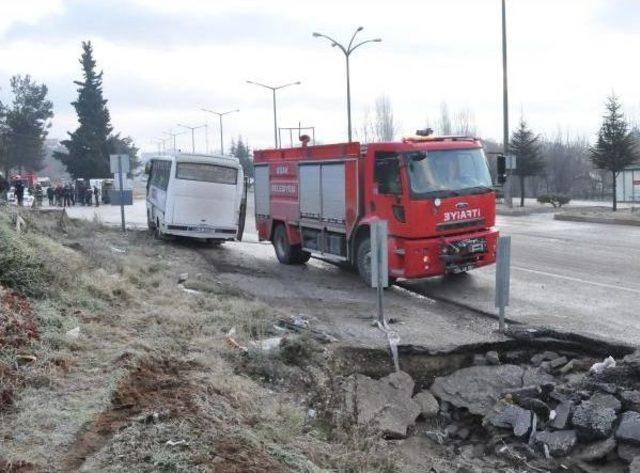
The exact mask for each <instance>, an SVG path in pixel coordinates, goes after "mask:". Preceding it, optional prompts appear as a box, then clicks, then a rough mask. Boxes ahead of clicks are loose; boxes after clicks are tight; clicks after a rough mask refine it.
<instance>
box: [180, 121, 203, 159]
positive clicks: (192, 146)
mask: <svg viewBox="0 0 640 473" xmlns="http://www.w3.org/2000/svg"><path fill="white" fill-rule="evenodd" d="M178 126H180V127H182V128H186V129H187V130H191V152H192V153H194V154H195V152H196V135H195V131H196V130H197V129H199V128H206V126H207V125H206V124H204V125H198V126H187V125H181V124H180V123H178Z"/></svg>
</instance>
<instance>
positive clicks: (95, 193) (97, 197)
mask: <svg viewBox="0 0 640 473" xmlns="http://www.w3.org/2000/svg"><path fill="white" fill-rule="evenodd" d="M93 200H95V202H96V207H99V206H100V190H99V189H98V186H93Z"/></svg>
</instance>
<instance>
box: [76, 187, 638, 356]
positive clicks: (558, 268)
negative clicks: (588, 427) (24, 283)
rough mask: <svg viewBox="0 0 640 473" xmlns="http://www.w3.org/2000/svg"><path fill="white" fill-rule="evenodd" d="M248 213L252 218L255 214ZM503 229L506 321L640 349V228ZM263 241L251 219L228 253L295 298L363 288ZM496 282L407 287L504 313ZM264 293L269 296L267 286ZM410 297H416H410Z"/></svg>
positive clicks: (476, 277) (538, 221) (529, 219)
mask: <svg viewBox="0 0 640 473" xmlns="http://www.w3.org/2000/svg"><path fill="white" fill-rule="evenodd" d="M251 200H252V199H250V204H251V203H252V202H251ZM69 210H70V212H69V213H70V215H71V216H72V217H79V218H89V219H90V218H93V215H94V213H97V214H98V215H99V219H100V220H102V221H104V222H105V223H108V224H118V223H119V220H120V214H119V208H118V207H111V206H101V207H99V208H98V209H96V208H86V207H77V208H73V209H69ZM248 210H249V212H252V209H251V208H250V209H248ZM127 220H128V224H129V225H131V226H135V227H144V226H146V221H145V205H144V201H136V202H135V204H134V206H133V207H127ZM498 228H499V229H500V231H501V233H502V234H503V235H511V236H512V261H511V262H512V266H511V302H510V306H509V307H508V309H507V317H509V318H510V319H513V320H515V321H518V322H522V323H527V324H532V325H537V326H547V327H552V328H557V329H561V330H567V331H571V332H576V333H584V334H587V335H591V336H596V337H606V338H611V339H615V340H619V341H622V342H626V343H630V344H634V345H637V344H638V343H639V340H640V227H630V226H619V225H603V224H590V223H576V222H560V221H556V220H553V215H552V214H536V215H530V216H526V217H511V216H509V217H506V216H502V217H498ZM256 242H257V235H256V234H255V224H254V220H253V216H252V215H251V213H250V214H249V215H248V218H247V225H246V232H245V238H244V241H243V242H242V243H234V244H229V245H228V248H229V249H233V251H234V252H236V251H237V252H242V253H246V255H247V257H250V258H254V257H256V258H257V259H254V260H253V264H256V265H258V266H259V267H260V268H262V269H263V270H264V271H266V273H268V274H270V275H279V274H282V272H283V271H284V272H285V273H286V274H287V275H288V272H290V271H293V273H292V274H291V275H290V276H292V277H291V278H288V277H287V278H286V279H288V282H287V283H286V284H285V286H286V285H290V287H289V289H290V290H292V291H293V292H292V293H291V294H294V293H295V292H296V289H295V287H293V286H295V285H296V284H298V285H299V286H300V287H299V288H298V289H300V290H304V292H305V293H310V292H314V291H317V292H318V295H319V296H320V298H323V296H324V297H326V298H327V299H329V298H330V297H331V296H337V297H338V298H342V297H345V294H344V293H340V294H331V291H327V292H325V291H324V290H322V288H320V287H319V284H325V285H327V286H334V285H335V284H334V283H335V282H336V281H339V282H338V283H337V284H338V286H340V285H343V289H344V288H345V287H344V285H346V286H349V287H350V289H349V291H358V289H357V288H359V287H360V283H359V281H358V279H357V275H355V274H352V273H349V272H347V271H344V270H340V269H338V268H336V267H334V266H332V265H330V264H327V263H323V262H319V261H313V260H312V262H311V266H312V267H313V270H312V271H311V274H314V275H317V276H318V278H317V279H316V278H313V280H312V281H300V280H298V281H297V280H296V277H299V276H300V275H298V274H297V273H296V271H297V270H290V269H286V268H285V267H282V266H281V265H279V264H278V263H277V261H276V259H275V256H274V255H273V253H272V251H273V250H272V249H271V248H270V246H269V245H264V244H261V245H258V246H256V245H255V243H256ZM307 274H309V273H307ZM338 274H339V275H338ZM494 278H495V271H494V267H493V266H492V267H489V268H482V269H478V270H474V271H471V272H470V273H469V274H467V275H464V276H459V277H452V278H433V279H429V280H423V281H417V282H407V283H403V285H404V286H405V287H406V288H409V289H411V290H412V291H414V292H416V293H418V294H420V295H422V296H425V297H427V298H431V299H435V300H438V301H453V302H455V303H456V304H462V305H465V306H469V307H472V308H475V309H480V310H482V311H484V312H490V313H493V314H497V311H496V309H495V307H494V304H493V299H494V289H493V288H494ZM266 281H267V279H266V278H263V279H262V280H261V281H260V283H261V284H262V285H265V284H266ZM302 286H304V288H303V287H302ZM264 290H265V291H266V292H270V289H268V288H265V289H264ZM257 292H260V291H257ZM287 292H288V291H287ZM393 292H394V294H395V293H397V295H400V294H402V293H403V291H402V290H401V289H400V290H399V289H395V290H394V291H393ZM291 294H290V295H291ZM352 294H353V292H352ZM327 296H328V297H327ZM362 297H365V296H364V295H363V296H362ZM404 297H410V296H408V295H407V294H406V293H405V294H404ZM393 299H395V296H394V298H393ZM395 300H397V299H395ZM427 303H429V307H430V310H432V311H434V310H435V309H436V307H437V308H438V309H437V312H439V313H441V312H442V310H444V309H445V308H446V304H445V305H442V304H437V303H434V301H433V300H432V301H425V299H422V302H420V304H423V305H425V304H427ZM400 306H402V304H400ZM371 309H373V307H371ZM334 310H335V309H334ZM403 310H406V307H405V308H404V309H403ZM449 310H450V311H451V313H452V314H454V313H455V314H457V316H460V314H461V313H462V312H464V311H461V310H459V309H456V308H453V307H450V309H449ZM427 320H428V319H427ZM484 321H485V322H486V319H484ZM423 323H424V321H423ZM492 325H493V323H492ZM469 328H471V327H469ZM474 329H477V327H474ZM485 336H486V334H485ZM446 338H449V337H446ZM471 338H473V337H471ZM449 341H450V340H447V342H449Z"/></svg>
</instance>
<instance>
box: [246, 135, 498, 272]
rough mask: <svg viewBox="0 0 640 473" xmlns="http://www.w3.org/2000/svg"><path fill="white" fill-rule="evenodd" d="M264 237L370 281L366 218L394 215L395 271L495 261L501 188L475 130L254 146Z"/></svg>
mask: <svg viewBox="0 0 640 473" xmlns="http://www.w3.org/2000/svg"><path fill="white" fill-rule="evenodd" d="M254 164H255V212H256V226H257V229H258V234H259V238H260V240H269V241H271V242H272V243H273V246H274V248H275V252H276V256H277V257H278V260H279V261H280V262H281V263H284V264H296V263H297V264H300V263H305V262H306V261H308V260H309V258H310V256H312V255H313V256H317V257H319V258H322V259H327V260H330V261H336V262H343V263H349V264H351V265H353V266H355V267H356V268H357V269H358V272H359V273H360V275H361V277H362V278H363V280H364V281H365V282H367V283H368V282H369V281H370V280H371V250H370V248H371V244H370V232H369V224H370V223H371V222H372V221H373V220H374V219H384V220H386V221H387V223H388V232H389V239H388V262H389V277H390V278H391V279H392V280H393V279H397V278H405V279H412V278H425V277H429V276H436V275H442V274H446V273H461V272H465V271H468V270H470V269H472V268H477V267H480V266H485V265H488V264H491V263H494V262H495V257H496V240H497V237H498V232H497V231H496V230H495V229H494V228H493V227H494V223H495V193H494V191H493V187H492V181H491V176H490V174H489V170H488V166H487V161H486V158H485V155H484V152H483V149H482V144H481V142H480V140H479V139H477V138H470V137H462V136H460V137H458V136H444V137H434V136H418V135H416V136H413V137H409V138H405V139H403V140H402V141H401V142H388V143H370V144H367V145H364V144H362V145H361V144H360V143H356V142H353V143H342V144H330V145H319V146H305V142H303V146H301V147H297V148H287V149H266V150H257V151H255V152H254Z"/></svg>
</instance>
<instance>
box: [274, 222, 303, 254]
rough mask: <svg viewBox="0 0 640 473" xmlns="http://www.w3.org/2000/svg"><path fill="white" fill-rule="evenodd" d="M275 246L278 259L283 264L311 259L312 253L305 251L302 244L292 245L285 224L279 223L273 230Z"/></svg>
mask: <svg viewBox="0 0 640 473" xmlns="http://www.w3.org/2000/svg"><path fill="white" fill-rule="evenodd" d="M273 248H274V249H275V251H276V256H277V257H278V261H280V263H282V264H303V263H306V262H307V261H309V258H310V257H311V254H310V253H309V252H307V251H303V250H302V248H301V246H300V245H290V244H289V240H288V239H287V232H286V229H285V227H284V225H282V224H280V225H278V226H277V227H276V228H275V230H274V231H273Z"/></svg>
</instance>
